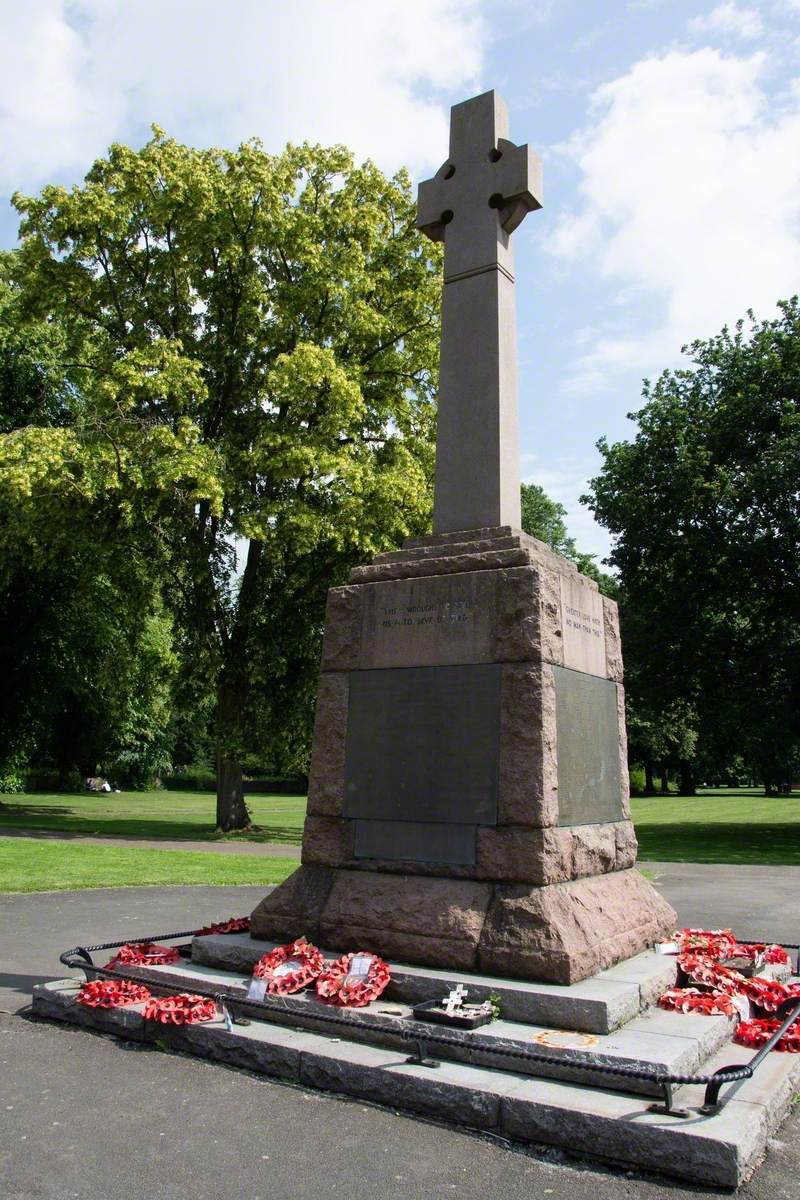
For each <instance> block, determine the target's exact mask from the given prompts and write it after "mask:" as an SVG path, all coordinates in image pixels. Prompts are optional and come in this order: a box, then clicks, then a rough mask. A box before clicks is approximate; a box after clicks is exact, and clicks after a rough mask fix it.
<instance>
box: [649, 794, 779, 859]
mask: <svg viewBox="0 0 800 1200" xmlns="http://www.w3.org/2000/svg"><path fill="white" fill-rule="evenodd" d="M631 808H632V811H633V820H634V822H635V824H636V834H637V837H638V838H639V854H640V856H641V857H642V858H644V859H652V860H653V861H654V862H697V863H750V864H764V865H769V866H778V865H797V864H800V795H798V796H795V797H780V798H778V799H773V798H772V797H769V796H765V795H764V793H763V791H761V790H755V789H743V788H741V789H740V788H720V789H717V790H715V791H711V790H709V791H705V792H704V791H701V792H699V793H698V795H697V796H648V797H646V798H635V799H634V800H632V801H631Z"/></svg>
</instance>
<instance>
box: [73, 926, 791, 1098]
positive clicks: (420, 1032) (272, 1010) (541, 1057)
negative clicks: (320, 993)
mask: <svg viewBox="0 0 800 1200" xmlns="http://www.w3.org/2000/svg"><path fill="white" fill-rule="evenodd" d="M198 933H200V930H196V929H184V930H181V931H180V932H178V933H158V934H153V935H152V936H147V937H137V938H136V939H135V940H136V942H137V943H141V942H169V941H176V940H177V939H178V938H194V937H195V936H196V935H197V934H198ZM749 940H751V941H768V939H756V938H753V939H749ZM129 941H130V939H126V938H123V939H121V940H120V941H115V942H98V943H96V944H95V945H92V946H74V947H73V948H72V949H71V950H65V951H64V953H63V954H61V955H59V962H60V963H62V964H63V966H65V967H68V968H69V969H70V970H82V971H83V972H84V973H85V975H86V978H87V979H88V978H89V976H90V975H91V976H92V977H101V978H107V979H130V980H133V981H134V982H136V983H143V984H145V985H146V986H147V987H149V988H151V989H152V988H157V989H160V990H161V991H164V992H167V993H169V992H170V991H174V988H175V985H174V983H170V982H167V981H164V982H161V981H160V980H154V979H153V977H152V975H151V974H148V975H143V974H138V973H137V972H136V970H135V969H134V968H132V967H125V968H124V970H120V969H118V968H115V967H98V966H96V965H95V963H94V961H93V960H92V954H96V953H97V952H98V951H100V950H115V949H117V947H119V946H124V945H126V943H128V942H129ZM770 944H772V945H775V944H777V945H782V946H783V948H784V950H794V951H796V952H797V958H798V973H800V943H797V942H779V943H770ZM176 949H178V951H179V952H180V953H181V956H182V957H186V958H189V957H190V952H191V942H188V943H185V944H184V945H182V946H178V947H176ZM191 990H192V992H193V994H195V995H198V996H203V997H206V998H208V999H212V1000H214V1001H215V1002H216V1003H217V1005H218V1006H219V1008H220V1009H221V1010H222V1013H223V1017H224V1019H225V1021H226V1024H227V1025H228V1028H229V1030H230V1029H231V1028H232V1024H236V1023H243V1022H242V1018H241V1017H239V1018H237V1017H235V1016H234V1017H233V1019H232V1020H231V1017H230V1016H229V1015H228V1014H229V1011H230V1012H233V1013H235V1012H236V1011H237V1010H244V1011H253V1010H255V1012H256V1013H258V1015H259V1016H260V1017H261V1018H262V1019H263V1020H266V1021H270V1019H271V1018H272V1019H273V1021H274V1023H276V1024H280V1023H285V1021H284V1022H280V1021H275V1018H276V1017H277V1016H278V1014H280V1015H281V1017H284V1018H285V1017H287V1016H288V1017H292V1016H296V1017H297V1018H298V1019H301V1020H302V1021H303V1022H307V1023H309V1024H319V1025H331V1026H336V1027H340V1028H342V1029H347V1028H349V1029H351V1030H352V1029H357V1030H358V1031H359V1033H360V1034H361V1035H364V1034H367V1035H368V1034H370V1033H372V1034H375V1035H383V1036H384V1037H386V1036H388V1037H391V1038H394V1039H396V1040H400V1041H403V1042H409V1043H412V1044H413V1045H414V1047H415V1053H414V1054H413V1055H411V1056H410V1057H409V1059H408V1061H409V1062H411V1063H415V1064H417V1065H422V1066H427V1067H438V1066H439V1063H438V1061H437V1060H435V1059H431V1058H429V1057H428V1049H429V1047H431V1046H441V1047H448V1048H458V1050H459V1051H460V1053H461V1055H463V1052H464V1051H465V1050H467V1051H469V1048H470V1047H469V1043H468V1042H467V1041H466V1040H465V1039H462V1038H457V1037H453V1036H451V1035H448V1034H447V1033H444V1032H442V1031H441V1030H440V1029H438V1028H435V1027H434V1026H431V1025H428V1024H426V1023H425V1022H418V1021H415V1022H414V1026H413V1027H412V1026H411V1025H410V1024H409V1023H408V1021H407V1019H406V1020H404V1022H403V1024H402V1025H400V1024H398V1023H394V1022H391V1023H390V1022H388V1021H378V1020H372V1019H370V1021H369V1024H368V1025H367V1024H365V1023H364V1022H363V1021H360V1020H359V1019H358V1018H357V1017H355V1016H352V1017H351V1016H350V1014H348V1013H345V1012H343V1011H342V1010H341V1009H339V1010H337V1011H335V1012H333V1011H332V1012H324V1011H319V1012H317V1011H316V1010H315V1011H314V1012H311V1011H309V1010H308V1009H307V1008H306V1007H305V1006H302V1007H301V1006H300V1004H298V1002H296V1001H292V1000H291V998H290V997H288V996H282V997H269V996H265V997H264V998H263V999H261V1000H256V999H248V998H246V997H242V996H238V995H235V994H231V992H230V991H229V990H226V989H220V988H216V989H210V988H203V987H200V986H198V985H197V984H196V983H195V981H194V980H192V984H191ZM321 1008H322V1006H320V1009H321ZM798 1019H800V1002H797V1003H795V1004H794V1006H793V1007H792V1008H791V1011H788V1012H786V1014H785V1019H784V1021H783V1022H782V1024H781V1026H780V1028H779V1029H777V1030H776V1031H775V1032H774V1034H773V1035H772V1037H770V1039H769V1041H768V1042H765V1044H764V1045H763V1046H762V1047H761V1048H760V1049H759V1050H758V1052H757V1053H756V1054H754V1055H753V1057H752V1058H751V1059H750V1061H749V1062H747V1063H742V1064H732V1065H730V1066H727V1067H720V1068H719V1070H717V1071H714V1072H713V1073H711V1074H708V1073H705V1074H704V1073H699V1074H692V1073H683V1074H681V1073H676V1072H672V1071H659V1070H657V1069H656V1068H653V1067H650V1068H648V1067H632V1066H626V1065H623V1064H619V1065H616V1064H614V1063H609V1062H602V1063H601V1062H597V1061H596V1060H594V1059H591V1058H589V1057H587V1056H583V1057H581V1056H580V1055H577V1056H575V1057H571V1058H570V1059H569V1060H565V1059H563V1058H561V1057H558V1056H556V1055H553V1054H545V1053H542V1052H541V1051H538V1050H528V1049H524V1050H521V1049H518V1048H512V1047H509V1046H496V1047H495V1046H492V1047H488V1046H487V1047H486V1048H485V1049H482V1050H481V1052H482V1053H483V1054H485V1055H491V1056H492V1057H493V1058H504V1059H508V1060H509V1061H510V1062H511V1063H513V1062H514V1061H517V1062H524V1063H531V1064H537V1065H539V1066H552V1067H558V1068H560V1069H561V1070H562V1071H563V1070H564V1069H565V1068H567V1069H568V1070H570V1071H575V1072H576V1073H577V1074H579V1075H580V1074H581V1073H582V1072H583V1073H585V1074H587V1075H588V1074H592V1075H600V1076H606V1077H608V1079H609V1080H611V1079H638V1080H641V1081H643V1082H647V1083H652V1084H654V1085H655V1086H656V1087H658V1088H660V1089H661V1092H662V1095H663V1099H664V1103H663V1106H661V1105H653V1106H652V1107H653V1108H654V1109H656V1110H657V1111H659V1112H663V1113H664V1114H666V1115H669V1116H674V1117H686V1116H688V1115H689V1114H688V1113H687V1111H686V1110H685V1109H679V1108H676V1107H675V1104H674V1096H673V1089H674V1087H675V1086H676V1085H678V1086H685V1085H690V1084H694V1085H698V1086H702V1085H705V1089H706V1090H705V1096H704V1099H703V1104H702V1105H701V1107H700V1109H699V1111H700V1113H701V1114H702V1115H704V1116H711V1115H713V1114H714V1113H715V1112H717V1111H718V1110H719V1107H720V1098H719V1096H720V1091H721V1089H722V1088H723V1087H725V1086H726V1085H727V1084H731V1083H740V1082H743V1081H744V1080H745V1079H752V1077H753V1074H754V1073H755V1071H756V1070H757V1068H758V1067H759V1065H760V1064H761V1063H762V1062H763V1061H764V1059H765V1058H766V1057H767V1055H768V1054H769V1052H770V1051H771V1050H772V1048H773V1047H774V1046H775V1045H777V1043H778V1041H779V1040H780V1039H781V1037H782V1036H783V1035H784V1033H785V1032H786V1030H787V1029H789V1027H790V1026H791V1025H792V1024H793V1023H794V1022H795V1021H796V1020H798ZM420 1025H423V1026H424V1028H423V1029H420V1028H419V1026H420ZM360 1040H368V1038H364V1037H363V1036H362V1037H361V1039H360ZM455 1061H464V1059H463V1057H461V1058H458V1059H456V1060H455ZM466 1061H468V1062H469V1061H470V1059H469V1057H467V1060H466ZM478 1065H480V1064H478ZM501 1069H502V1068H501ZM509 1069H511V1068H509ZM545 1077H546V1076H545ZM590 1086H592V1085H591V1084H590ZM594 1086H597V1085H594Z"/></svg>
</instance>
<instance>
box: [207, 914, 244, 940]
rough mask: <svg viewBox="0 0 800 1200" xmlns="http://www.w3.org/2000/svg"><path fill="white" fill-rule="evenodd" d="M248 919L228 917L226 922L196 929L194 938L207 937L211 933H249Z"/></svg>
mask: <svg viewBox="0 0 800 1200" xmlns="http://www.w3.org/2000/svg"><path fill="white" fill-rule="evenodd" d="M249 931H250V918H249V917H230V918H229V920H227V921H216V922H215V923H214V924H213V925H204V926H203V928H202V929H198V931H197V933H196V934H195V937H208V936H209V935H210V934H212V933H249Z"/></svg>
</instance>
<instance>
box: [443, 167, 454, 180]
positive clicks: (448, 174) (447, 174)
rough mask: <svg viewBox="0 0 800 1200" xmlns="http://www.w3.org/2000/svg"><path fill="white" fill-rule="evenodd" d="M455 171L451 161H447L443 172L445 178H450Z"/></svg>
mask: <svg viewBox="0 0 800 1200" xmlns="http://www.w3.org/2000/svg"><path fill="white" fill-rule="evenodd" d="M455 173H456V169H455V167H454V166H453V164H452V163H448V166H447V170H446V171H445V173H444V178H445V179H452V178H453V176H454V175H455Z"/></svg>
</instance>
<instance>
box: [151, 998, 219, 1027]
mask: <svg viewBox="0 0 800 1200" xmlns="http://www.w3.org/2000/svg"><path fill="white" fill-rule="evenodd" d="M142 1016H143V1017H144V1019H145V1021H159V1022H160V1023H161V1024H162V1025H198V1024H200V1022H202V1021H213V1020H214V1019H215V1018H216V1016H217V1006H216V1004H215V1002H214V1001H213V1000H212V999H210V998H209V997H208V996H195V995H192V994H191V993H190V992H179V993H178V994H177V995H176V996H152V997H151V998H150V999H149V1000H148V1001H147V1003H146V1004H145V1006H144V1008H143V1010H142Z"/></svg>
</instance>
